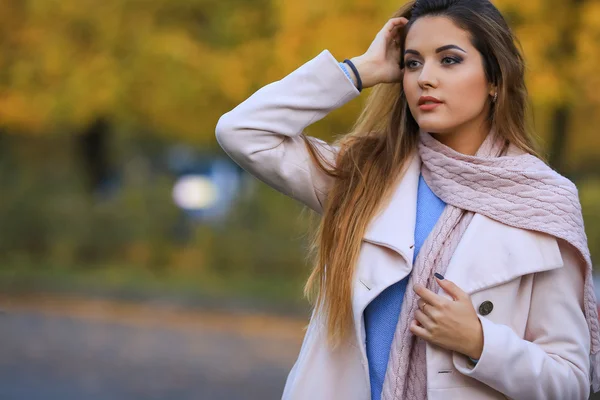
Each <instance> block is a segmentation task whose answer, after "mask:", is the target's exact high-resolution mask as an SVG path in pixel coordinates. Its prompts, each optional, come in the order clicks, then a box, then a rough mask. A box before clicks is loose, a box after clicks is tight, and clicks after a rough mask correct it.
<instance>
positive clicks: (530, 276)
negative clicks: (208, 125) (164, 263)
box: [216, 50, 590, 400]
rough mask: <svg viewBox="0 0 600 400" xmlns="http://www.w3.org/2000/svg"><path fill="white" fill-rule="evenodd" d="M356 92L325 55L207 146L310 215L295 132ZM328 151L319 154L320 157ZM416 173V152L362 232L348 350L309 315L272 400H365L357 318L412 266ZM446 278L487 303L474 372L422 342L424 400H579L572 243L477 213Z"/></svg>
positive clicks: (307, 173)
mask: <svg viewBox="0 0 600 400" xmlns="http://www.w3.org/2000/svg"><path fill="white" fill-rule="evenodd" d="M358 94H359V93H358V91H357V90H356V88H355V87H354V85H352V83H351V82H350V81H349V80H348V79H347V77H346V76H345V75H344V73H343V72H342V70H341V69H340V68H339V66H338V65H337V61H336V60H335V59H334V57H333V56H332V55H331V53H329V51H327V50H325V51H323V52H322V53H321V54H319V55H318V56H317V57H316V58H314V59H312V60H311V61H309V62H308V63H306V64H304V65H303V66H301V67H300V68H299V69H297V70H296V71H294V72H292V73H291V74H290V75H288V76H286V77H285V78H283V79H282V80H280V81H277V82H274V83H272V84H270V85H267V86H265V87H264V88H262V89H261V90H259V91H258V92H256V93H255V94H254V95H252V96H251V97H250V98H249V99H248V100H246V101H244V102H243V103H242V104H240V105H239V106H237V107H236V108H235V109H234V110H232V111H230V112H228V113H227V114H225V115H223V116H222V117H221V119H220V120H219V123H218V125H217V128H216V134H217V139H218V142H219V143H220V145H221V146H222V147H223V149H224V150H225V151H226V152H227V153H228V154H229V155H230V156H231V158H233V159H234V160H235V161H236V162H237V163H239V164H240V165H241V166H242V167H243V168H244V169H246V170H247V171H248V172H250V173H251V174H253V175H255V176H256V177H258V178H259V179H261V180H262V181H264V182H266V183H267V184H268V185H270V186H272V187H274V188H275V189H277V190H279V191H281V192H283V193H285V194H287V195H289V196H291V197H292V198H295V199H297V200H299V201H301V202H302V203H304V204H306V205H307V206H308V207H310V208H311V209H313V210H315V211H316V212H318V213H321V212H322V204H323V202H324V200H325V198H326V196H327V192H328V190H329V187H330V185H331V180H330V178H329V177H327V176H326V175H325V174H323V173H322V172H320V171H319V170H318V169H317V168H316V167H315V165H313V163H312V161H311V160H310V158H309V155H308V153H307V151H306V148H305V145H304V143H303V141H302V139H301V138H300V137H299V134H300V133H301V132H303V131H304V129H305V128H306V127H307V126H308V125H310V124H312V123H314V122H316V121H318V120H320V119H322V118H323V117H325V116H326V115H327V114H328V113H329V112H331V111H333V110H335V109H336V108H339V107H341V106H342V105H344V104H345V103H347V102H348V101H350V100H352V99H354V98H355V97H357V96H358ZM335 151H336V149H335V148H333V147H329V154H328V155H329V157H333V154H334V153H335ZM419 174H420V159H419V158H418V155H415V156H414V158H412V160H411V163H410V167H409V169H408V172H407V173H406V175H405V177H404V178H403V179H402V181H401V182H400V183H399V184H398V186H397V187H396V188H395V192H394V195H393V197H392V199H391V201H390V203H389V204H388V205H387V206H386V207H385V208H384V209H383V211H382V212H381V213H380V214H379V215H378V216H377V217H376V218H375V219H374V220H373V221H372V222H371V224H370V226H369V228H368V230H367V232H366V234H365V235H364V238H363V244H362V249H361V254H360V259H359V261H358V265H357V267H356V274H355V276H354V277H353V295H352V308H353V312H354V321H355V329H354V331H355V338H354V341H353V343H352V344H349V345H347V346H345V347H343V348H342V349H340V350H338V351H336V352H332V351H330V350H329V349H328V346H327V345H326V331H325V325H324V321H323V320H322V319H321V318H320V317H319V316H316V315H313V317H312V318H311V321H310V324H309V327H308V330H307V332H306V335H305V339H304V342H303V344H302V348H301V350H300V354H299V356H298V359H297V361H296V363H295V365H294V367H293V368H292V370H291V372H290V374H289V376H288V379H287V382H286V385H285V391H284V393H283V399H289V400H292V399H293V400H300V399H301V400H331V399H344V400H367V399H369V398H370V388H369V371H368V363H367V357H366V351H365V327H364V319H363V311H364V309H365V307H366V306H367V305H368V304H369V302H370V301H372V300H373V299H374V298H375V297H376V296H377V295H378V294H380V293H381V292H382V291H383V290H384V289H385V288H387V287H389V286H390V285H392V284H393V283H395V282H398V281H399V280H401V279H402V278H404V277H405V276H407V274H409V273H410V271H411V268H412V259H413V250H414V230H415V218H416V217H415V215H416V200H417V184H418V179H419ZM282 267H284V266H282ZM446 279H448V280H450V281H453V282H454V283H456V284H457V285H458V286H459V287H461V288H462V289H463V290H465V291H466V292H467V293H469V294H470V295H471V300H472V303H473V306H474V308H475V310H478V309H479V305H480V304H481V303H482V302H484V301H491V302H492V303H493V305H494V307H493V311H492V312H491V313H490V314H489V315H487V316H485V317H484V316H481V315H479V318H480V320H481V323H482V326H483V335H484V348H483V354H482V355H481V358H480V361H479V363H478V364H477V365H476V366H475V367H473V366H472V365H470V364H469V362H468V361H467V358H466V357H465V356H463V355H461V354H458V353H455V352H451V351H448V350H444V349H442V348H439V347H436V346H433V345H429V344H428V346H427V371H428V372H427V392H428V398H429V399H432V400H450V399H457V400H458V399H460V400H463V399H504V398H507V397H508V398H514V399H527V400H533V399H540V400H542V399H543V400H548V399H558V400H569V399H587V398H588V394H589V352H590V337H589V331H588V326H587V323H586V320H585V318H584V314H583V311H582V304H583V274H582V272H581V265H579V264H578V261H576V258H575V253H574V251H573V250H572V249H571V247H569V246H566V245H564V243H562V242H559V241H557V240H556V239H555V238H554V237H552V236H549V235H545V234H541V233H535V232H532V231H526V230H523V229H518V228H513V227H509V226H507V225H504V224H502V223H499V222H496V221H494V220H492V219H489V218H487V217H484V216H482V215H479V214H477V215H475V217H474V218H473V220H472V222H471V224H470V226H469V227H468V229H467V231H466V233H465V235H464V237H463V238H462V240H461V242H460V244H459V245H458V248H457V249H456V252H455V253H454V256H453V258H452V260H451V262H450V264H449V266H448V269H447V273H446ZM409 290H411V288H409ZM440 294H443V295H445V294H444V293H443V292H440Z"/></svg>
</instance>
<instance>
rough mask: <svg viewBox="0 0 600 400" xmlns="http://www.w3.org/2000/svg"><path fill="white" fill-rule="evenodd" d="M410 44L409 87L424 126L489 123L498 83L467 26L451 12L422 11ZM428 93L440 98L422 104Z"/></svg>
mask: <svg viewBox="0 0 600 400" xmlns="http://www.w3.org/2000/svg"><path fill="white" fill-rule="evenodd" d="M405 49H406V50H405V52H404V54H403V57H404V91H405V94H406V99H407V101H408V105H409V108H410V111H411V113H412V115H413V117H414V119H415V120H416V121H417V123H418V124H419V127H420V128H421V129H422V130H425V131H427V132H432V133H439V134H445V133H455V132H459V131H461V130H464V129H465V128H466V129H468V127H475V126H481V125H480V124H484V122H485V120H486V118H487V113H488V108H489V101H490V99H491V97H490V94H491V93H493V89H492V86H491V85H490V84H489V83H488V82H487V79H486V77H485V71H484V68H483V60H482V58H481V55H480V54H479V52H478V51H477V49H475V47H473V45H472V44H471V41H470V38H469V33H468V32H467V31H464V30H462V29H460V28H458V27H457V26H456V25H454V23H453V22H452V21H451V20H450V19H448V18H447V17H439V16H438V17H422V18H419V19H418V20H416V21H415V22H414V24H413V25H412V27H411V28H410V30H409V32H408V34H407V37H406V45H405ZM425 96H431V97H434V98H435V99H436V100H434V102H433V103H432V102H430V101H427V102H426V103H424V104H420V103H423V101H425V99H424V97H425ZM475 129H477V128H475Z"/></svg>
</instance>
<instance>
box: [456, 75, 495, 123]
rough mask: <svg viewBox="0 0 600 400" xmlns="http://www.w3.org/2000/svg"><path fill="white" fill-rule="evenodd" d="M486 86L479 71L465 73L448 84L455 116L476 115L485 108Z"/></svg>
mask: <svg viewBox="0 0 600 400" xmlns="http://www.w3.org/2000/svg"><path fill="white" fill-rule="evenodd" d="M487 91H488V86H487V82H486V79H485V76H484V75H482V74H481V73H480V71H470V72H469V71H465V72H464V73H463V74H460V75H459V76H456V78H455V79H453V80H451V81H450V82H449V84H448V98H449V100H450V99H451V104H450V106H451V108H452V110H453V111H454V112H456V113H457V114H461V115H464V114H477V113H480V112H481V111H482V110H483V109H484V107H485V101H486V99H487V95H488V93H487Z"/></svg>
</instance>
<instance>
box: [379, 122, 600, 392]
mask: <svg viewBox="0 0 600 400" xmlns="http://www.w3.org/2000/svg"><path fill="white" fill-rule="evenodd" d="M418 151H419V155H420V157H421V160H422V162H423V165H422V170H421V172H422V174H423V177H424V179H425V181H426V182H427V184H428V185H429V187H430V188H431V190H432V191H433V192H434V193H435V194H436V195H437V196H438V197H439V198H440V199H442V200H443V201H444V202H445V203H447V206H446V209H445V210H444V213H443V214H442V216H441V217H440V219H439V221H438V223H437V224H436V226H435V227H434V229H433V231H432V232H431V234H430V235H429V237H428V238H427V240H426V241H425V243H424V244H423V248H422V249H421V251H420V253H419V255H418V256H417V259H416V262H415V264H414V266H413V271H412V273H411V277H410V281H409V287H412V286H413V285H414V284H416V283H420V284H422V285H424V286H426V287H427V288H429V289H430V290H433V291H434V292H437V291H438V290H439V288H438V286H437V283H436V281H435V279H434V278H433V273H434V272H438V273H441V274H442V275H444V274H445V272H446V268H447V267H448V264H449V262H450V259H451V257H452V254H453V253H454V249H455V248H456V246H457V245H458V243H459V241H460V239H461V237H462V235H463V233H464V232H465V230H466V229H467V227H468V225H469V222H470V221H471V219H472V218H473V215H474V213H479V214H482V215H485V216H486V217H489V218H492V219H494V220H496V221H499V222H501V223H504V224H507V225H510V226H514V227H518V228H522V229H528V230H533V231H538V232H543V233H546V234H549V235H552V236H554V237H556V238H560V239H563V240H565V241H566V242H568V243H569V244H570V245H572V246H573V247H574V248H575V249H577V250H578V252H579V254H580V256H581V261H582V265H583V266H584V267H585V288H584V312H585V316H586V319H587V322H588V326H589V329H590V334H591V354H590V361H591V368H590V374H591V383H592V389H593V390H594V391H597V390H599V389H600V376H599V373H600V368H599V361H600V353H599V351H600V330H599V327H598V314H597V308H596V297H595V294H594V287H593V281H592V262H591V258H590V253H589V249H588V245H587V237H586V235H585V230H584V224H583V217H582V213H581V205H580V203H579V196H578V192H577V188H576V187H575V185H574V184H573V183H572V182H571V181H569V180H568V179H566V178H564V177H563V176H561V175H560V174H558V173H557V172H555V171H554V170H552V169H551V168H550V167H549V166H547V165H546V164H545V163H544V162H543V161H541V160H540V159H538V158H537V157H535V156H532V155H530V154H522V152H521V151H520V150H519V149H517V148H515V147H514V146H512V145H510V146H508V149H507V151H504V141H503V140H501V139H500V138H499V137H498V136H497V135H495V133H494V131H493V130H492V131H491V132H490V134H489V135H488V136H487V137H486V139H485V141H484V142H483V144H482V145H481V146H480V148H479V149H478V151H477V153H476V155H475V156H468V155H464V154H461V153H458V152H456V151H454V150H452V149H451V148H449V147H447V146H445V145H444V144H442V143H441V142H439V141H437V140H435V139H434V138H433V137H432V136H431V135H430V134H429V133H427V132H421V133H420V142H419V150H418ZM417 300H418V296H416V294H415V293H414V291H413V290H407V291H406V293H405V297H404V300H403V307H402V311H401V313H400V318H399V320H398V325H397V328H396V332H395V334H394V340H393V342H392V348H391V351H390V358H389V363H388V368H387V372H386V376H385V380H384V385H383V393H382V399H384V400H396V399H410V400H425V399H426V398H427V370H426V368H427V367H426V357H425V356H426V354H425V351H426V346H425V342H424V341H423V340H421V339H419V338H417V337H416V336H414V335H413V334H412V333H411V332H410V329H409V326H410V321H411V320H412V319H414V312H415V310H416V309H417Z"/></svg>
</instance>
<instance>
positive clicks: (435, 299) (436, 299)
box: [413, 283, 442, 307]
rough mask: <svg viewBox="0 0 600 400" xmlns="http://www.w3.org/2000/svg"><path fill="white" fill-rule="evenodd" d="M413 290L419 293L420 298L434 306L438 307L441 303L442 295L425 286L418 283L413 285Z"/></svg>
mask: <svg viewBox="0 0 600 400" xmlns="http://www.w3.org/2000/svg"><path fill="white" fill-rule="evenodd" d="M413 290H414V291H415V293H416V294H417V295H419V297H420V298H422V299H423V300H425V302H426V303H429V304H430V305H432V306H434V307H437V306H439V305H440V304H441V301H442V297H441V296H440V295H437V294H435V293H433V292H432V291H431V290H429V289H427V288H426V287H425V286H423V285H421V284H418V283H417V284H416V285H414V286H413Z"/></svg>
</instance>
